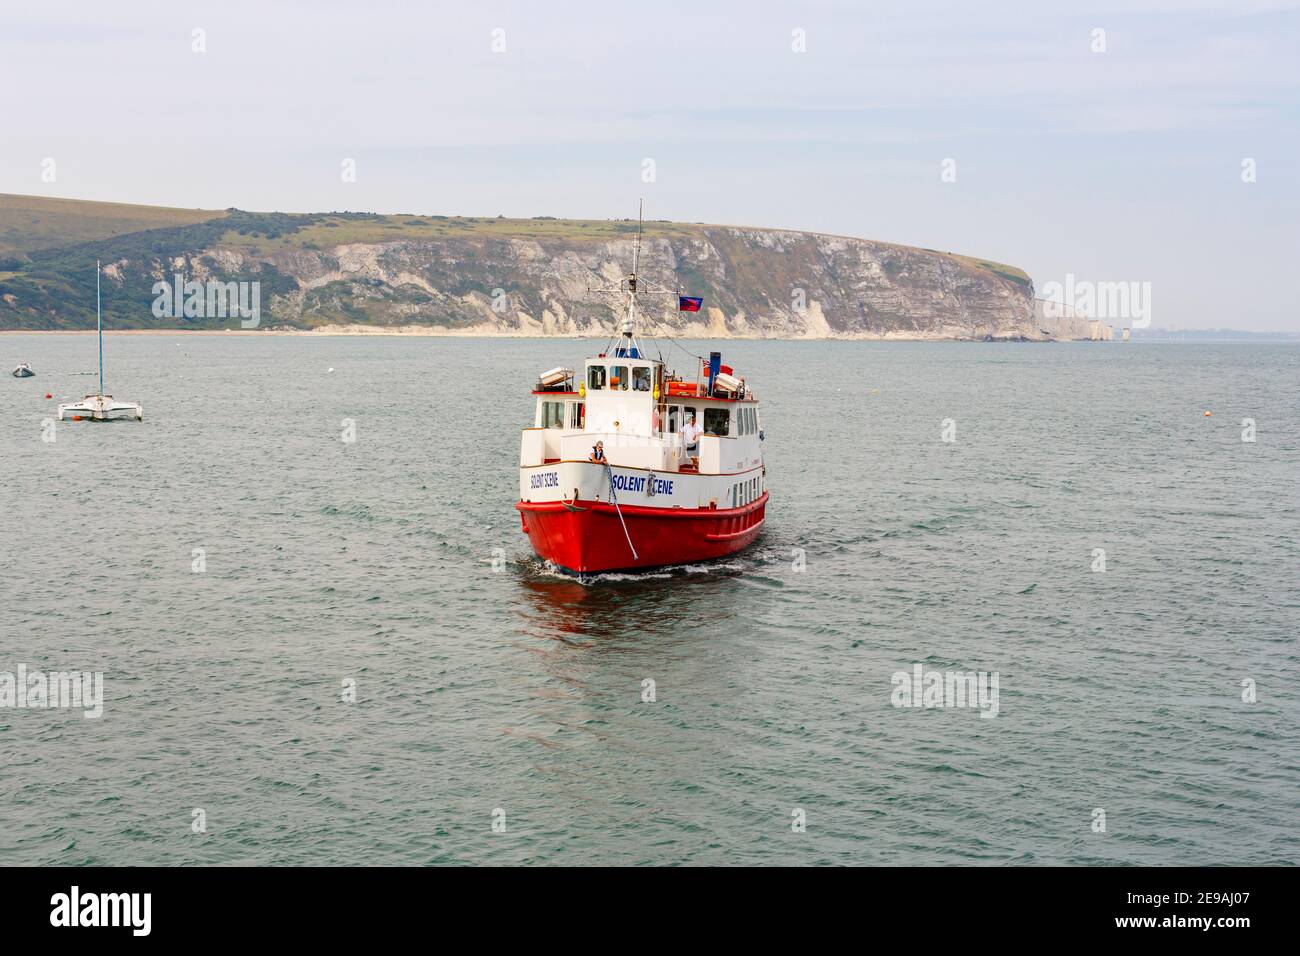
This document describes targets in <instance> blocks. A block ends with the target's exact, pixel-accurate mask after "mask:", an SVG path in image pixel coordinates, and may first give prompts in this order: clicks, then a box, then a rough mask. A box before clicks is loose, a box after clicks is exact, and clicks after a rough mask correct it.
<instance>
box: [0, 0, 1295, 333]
mask: <svg viewBox="0 0 1300 956" xmlns="http://www.w3.org/2000/svg"><path fill="white" fill-rule="evenodd" d="M196 28H197V29H202V30H203V31H205V33H204V43H205V45H206V52H202V53H198V52H194V50H193V47H194V45H195V42H196V41H195V39H194V30H195V29H196ZM1097 29H1101V30H1104V31H1105V34H1104V43H1105V51H1104V52H1093V47H1094V46H1095V45H1097V42H1098V41H1097V37H1096V34H1095V33H1094V31H1095V30H1097ZM498 30H499V31H503V33H495V34H494V31H498ZM796 30H801V31H803V34H802V36H803V37H804V38H805V39H804V46H805V51H804V52H797V51H796V50H795V49H794V47H796V46H797V45H799V44H798V39H797V36H796V34H795V31H796ZM502 42H503V43H504V50H503V51H500V52H495V51H494V49H493V47H494V43H495V45H496V46H497V47H500V46H501V45H502ZM0 89H3V90H4V95H3V103H4V110H3V114H2V115H0V192H13V193H29V194H42V195H52V196H67V197H72V198H84V199H102V200H116V201H124V202H143V203H154V204H160V205H175V206H200V207H208V208H225V207H227V206H238V207H240V208H243V209H252V210H275V209H278V210H285V211H295V212H308V211H321V210H333V209H352V210H368V211H377V212H413V213H442V214H464V215H497V214H498V213H501V214H504V215H507V216H534V215H554V216H561V217H582V218H606V217H623V216H627V215H635V213H636V203H637V199H638V197H640V196H644V197H645V199H646V204H647V214H648V215H649V216H651V217H652V218H665V219H677V220H684V221H702V222H719V223H739V224H745V225H760V226H780V227H786V228H793V229H810V230H819V231H825V232H835V233H843V234H848V235H855V236H864V237H868V238H873V239H883V240H888V241H894V242H901V243H907V244H910V245H918V246H926V247H930V248H937V249H947V250H952V251H957V252H964V253H969V254H972V255H978V256H984V257H989V258H993V259H998V260H1002V261H1005V262H1010V263H1013V264H1015V265H1019V266H1021V267H1023V268H1025V269H1026V270H1027V271H1028V272H1029V273H1030V275H1031V276H1032V277H1033V278H1034V281H1035V284H1036V286H1038V287H1039V288H1041V287H1042V286H1043V285H1044V284H1045V283H1047V282H1050V281H1057V282H1063V281H1064V279H1065V276H1066V275H1067V273H1072V274H1074V275H1075V276H1076V277H1077V278H1078V279H1080V280H1088V281H1095V282H1101V281H1144V282H1150V283H1151V289H1152V301H1151V307H1152V308H1151V312H1152V324H1153V325H1155V326H1176V327H1180V328H1188V327H1210V326H1216V327H1217V326H1229V327H1234V328H1245V329H1287V330H1292V331H1300V304H1297V296H1296V295H1295V293H1294V292H1293V291H1292V290H1291V289H1290V288H1289V287H1288V286H1287V284H1286V283H1283V282H1282V281H1281V279H1282V278H1283V277H1285V276H1290V275H1294V274H1295V273H1296V271H1297V266H1298V265H1300V263H1298V262H1297V257H1300V215H1298V213H1300V3H1297V2H1282V0H1222V2H1220V0H1184V2H1165V0H1111V2H1101V3H1081V2H1053V0H1026V2H1021V0H999V2H994V3H988V4H983V3H974V2H970V0H943V2H933V3H931V2H924V0H907V2H880V0H872V2H869V3H868V2H859V3H829V2H822V3H807V2H806V3H800V2H788V3H777V2H765V0H751V2H737V3H710V2H707V0H695V2H684V3H678V2H671V0H670V2H656V3H639V4H628V3H616V2H612V0H605V2H601V3H576V2H573V3H571V2H564V0H551V2H540V0H537V2H532V3H522V2H514V3H506V2H496V3H493V2H463V3H396V2H394V3H385V2H382V0H371V2H365V3H361V2H328V0H326V2H313V3H301V4H298V3H278V2H268V0H262V2H258V3H244V2H215V0H214V2H210V3H185V2H176V0H171V2H165V3H145V2H129V0H124V2H121V3H113V4H109V3H104V2H103V0H99V2H78V3H58V2H52V0H42V2H41V3H39V4H21V5H20V4H17V3H5V4H4V5H3V7H0ZM51 158H52V159H54V161H55V164H54V170H55V176H56V179H55V181H54V182H52V183H51V182H45V181H43V180H42V170H43V168H47V167H44V166H43V165H42V164H43V161H44V160H46V159H51ZM347 158H352V159H355V162H356V181H355V182H350V183H349V182H344V181H343V177H342V175H341V173H342V163H343V161H344V160H345V159H347ZM646 159H651V160H653V162H654V182H644V181H643V170H644V168H645V164H644V161H645V160H646ZM945 159H952V160H954V161H955V171H956V180H955V182H944V181H943V178H942V176H941V172H942V169H943V165H942V164H943V161H944V160H945ZM1245 160H1253V162H1254V169H1255V177H1256V181H1255V182H1243V165H1242V164H1243V161H1245Z"/></svg>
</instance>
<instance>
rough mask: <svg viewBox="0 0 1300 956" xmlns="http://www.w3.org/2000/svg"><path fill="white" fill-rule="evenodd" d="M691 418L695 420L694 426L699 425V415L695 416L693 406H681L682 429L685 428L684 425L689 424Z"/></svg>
mask: <svg viewBox="0 0 1300 956" xmlns="http://www.w3.org/2000/svg"><path fill="white" fill-rule="evenodd" d="M692 418H694V419H695V424H696V425H698V424H699V423H700V418H699V415H697V414H696V413H695V406H694V405H683V406H682V427H683V428H685V427H686V423H687V422H689V421H690V420H691V419H692Z"/></svg>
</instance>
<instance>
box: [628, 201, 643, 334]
mask: <svg viewBox="0 0 1300 956" xmlns="http://www.w3.org/2000/svg"><path fill="white" fill-rule="evenodd" d="M644 222H645V200H644V199H642V200H641V205H640V208H639V209H638V210H637V214H636V242H635V244H634V245H633V246H632V274H631V275H630V276H628V277H627V315H625V316H624V317H623V338H625V339H627V342H625V343H624V345H625V346H626V347H627V348H629V349H631V348H635V346H636V270H637V269H638V268H639V267H640V265H641V228H642V224H643V223H644Z"/></svg>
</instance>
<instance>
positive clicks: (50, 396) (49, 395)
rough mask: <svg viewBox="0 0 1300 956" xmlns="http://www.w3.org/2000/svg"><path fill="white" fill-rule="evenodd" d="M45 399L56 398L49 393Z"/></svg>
mask: <svg viewBox="0 0 1300 956" xmlns="http://www.w3.org/2000/svg"><path fill="white" fill-rule="evenodd" d="M45 397H46V398H53V397H54V396H53V395H51V394H50V393H49V392H46V393H45Z"/></svg>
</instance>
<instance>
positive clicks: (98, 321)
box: [95, 259, 104, 395]
mask: <svg viewBox="0 0 1300 956" xmlns="http://www.w3.org/2000/svg"><path fill="white" fill-rule="evenodd" d="M95 327H96V328H97V329H98V330H99V394H100V395H103V394H104V313H103V312H102V311H101V310H100V307H99V260H98V259H96V260H95Z"/></svg>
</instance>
